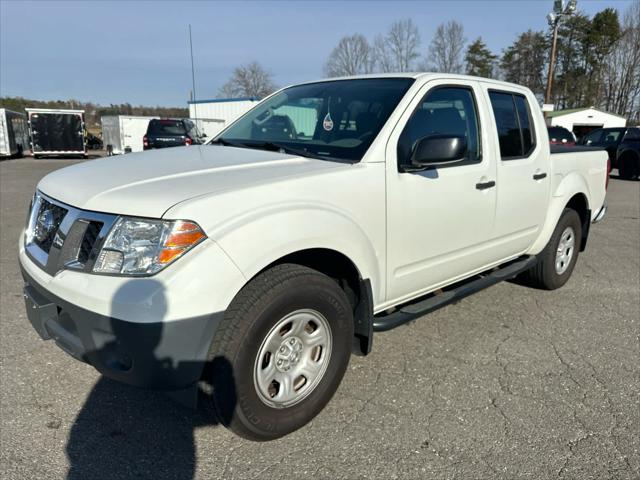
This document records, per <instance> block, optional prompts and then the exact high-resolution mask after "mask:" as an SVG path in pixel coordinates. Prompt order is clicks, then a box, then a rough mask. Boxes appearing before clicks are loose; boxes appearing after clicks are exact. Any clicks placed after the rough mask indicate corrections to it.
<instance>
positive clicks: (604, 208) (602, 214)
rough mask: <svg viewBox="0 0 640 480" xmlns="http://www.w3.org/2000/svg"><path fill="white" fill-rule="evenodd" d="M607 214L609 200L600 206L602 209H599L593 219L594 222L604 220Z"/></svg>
mask: <svg viewBox="0 0 640 480" xmlns="http://www.w3.org/2000/svg"><path fill="white" fill-rule="evenodd" d="M606 215H607V202H604V203H603V204H602V207H601V208H600V210H598V214H597V215H596V217H595V218H594V219H593V223H598V222H600V221H602V219H603V218H604V217H605V216H606Z"/></svg>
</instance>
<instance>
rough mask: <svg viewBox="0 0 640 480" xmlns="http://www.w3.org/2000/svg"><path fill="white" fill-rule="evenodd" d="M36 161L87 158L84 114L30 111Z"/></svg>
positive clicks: (30, 131)
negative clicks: (40, 159)
mask: <svg viewBox="0 0 640 480" xmlns="http://www.w3.org/2000/svg"><path fill="white" fill-rule="evenodd" d="M25 110H26V111H27V115H28V117H29V135H30V137H31V151H32V154H33V157H34V158H37V157H40V156H47V155H56V156H81V157H86V156H87V146H86V136H87V135H86V130H85V125H84V110H58V109H49V108H27V109H25Z"/></svg>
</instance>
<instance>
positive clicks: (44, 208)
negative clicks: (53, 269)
mask: <svg viewBox="0 0 640 480" xmlns="http://www.w3.org/2000/svg"><path fill="white" fill-rule="evenodd" d="M66 214H67V209H66V208H63V207H60V206H58V205H55V204H53V203H51V202H48V201H47V200H46V199H44V198H42V200H41V202H40V208H39V209H38V213H37V215H36V217H35V225H34V232H33V233H34V235H33V243H35V244H36V245H37V246H39V247H40V248H41V249H42V250H44V251H45V252H46V253H49V251H50V250H51V245H53V239H54V238H55V236H56V233H58V228H60V224H61V223H62V220H63V219H64V216H65V215H66Z"/></svg>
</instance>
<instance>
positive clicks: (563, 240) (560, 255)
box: [556, 227, 576, 275]
mask: <svg viewBox="0 0 640 480" xmlns="http://www.w3.org/2000/svg"><path fill="white" fill-rule="evenodd" d="M575 245H576V234H575V232H574V231H573V228H571V227H567V228H565V229H564V231H563V232H562V235H561V236H560V242H559V243H558V248H557V250H556V273H557V274H558V275H562V274H563V273H564V272H566V271H567V268H569V264H570V263H571V258H572V257H573V252H574V250H575Z"/></svg>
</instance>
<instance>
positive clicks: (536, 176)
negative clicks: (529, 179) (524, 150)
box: [533, 173, 547, 180]
mask: <svg viewBox="0 0 640 480" xmlns="http://www.w3.org/2000/svg"><path fill="white" fill-rule="evenodd" d="M546 177H547V174H546V173H534V174H533V179H534V180H542V179H543V178H546Z"/></svg>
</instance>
